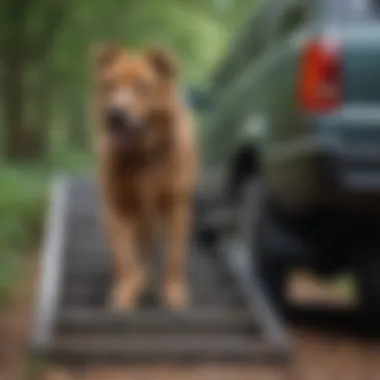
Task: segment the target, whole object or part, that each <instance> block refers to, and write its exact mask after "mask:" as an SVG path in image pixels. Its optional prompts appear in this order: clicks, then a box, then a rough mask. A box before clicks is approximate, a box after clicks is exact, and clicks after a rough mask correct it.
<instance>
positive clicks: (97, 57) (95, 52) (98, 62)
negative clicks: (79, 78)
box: [91, 43, 124, 70]
mask: <svg viewBox="0 0 380 380" xmlns="http://www.w3.org/2000/svg"><path fill="white" fill-rule="evenodd" d="M123 51H124V50H123V47H122V46H120V45H118V44H115V43H101V44H98V45H96V46H94V47H93V49H92V54H91V55H92V61H93V62H94V65H95V68H96V69H98V70H101V69H104V68H106V67H108V66H109V65H111V64H112V63H114V62H115V61H116V59H117V58H119V57H120V56H121V55H122V54H123Z"/></svg>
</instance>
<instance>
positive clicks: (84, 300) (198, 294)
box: [63, 284, 244, 306]
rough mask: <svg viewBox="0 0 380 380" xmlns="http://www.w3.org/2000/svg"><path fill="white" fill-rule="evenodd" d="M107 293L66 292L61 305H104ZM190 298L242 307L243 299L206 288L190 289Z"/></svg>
mask: <svg viewBox="0 0 380 380" xmlns="http://www.w3.org/2000/svg"><path fill="white" fill-rule="evenodd" d="M108 295H109V291H107V290H106V289H105V288H100V289H96V285H95V284H94V287H93V288H83V289H80V288H79V289H78V290H73V291H71V290H67V291H65V292H64V294H63V304H64V305H71V306H81V305H95V306H96V305H100V306H101V305H104V304H105V303H106V301H107V299H108ZM144 298H147V299H158V298H159V296H158V295H155V294H153V293H151V292H149V293H147V295H146V296H145V297H144ZM191 298H192V299H193V300H194V302H195V303H197V304H204V305H207V303H209V304H223V303H224V304H231V305H236V306H239V305H243V304H244V298H243V297H242V296H241V295H239V294H236V292H235V291H233V289H226V290H224V291H220V290H218V289H212V288H206V289H192V290H191Z"/></svg>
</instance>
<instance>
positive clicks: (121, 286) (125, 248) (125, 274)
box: [106, 212, 146, 309]
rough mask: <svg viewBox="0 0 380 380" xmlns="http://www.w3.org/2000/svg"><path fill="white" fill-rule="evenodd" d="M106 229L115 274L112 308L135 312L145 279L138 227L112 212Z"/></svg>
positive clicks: (107, 217) (131, 221)
mask: <svg viewBox="0 0 380 380" xmlns="http://www.w3.org/2000/svg"><path fill="white" fill-rule="evenodd" d="M106 227H107V233H108V240H109V244H110V251H111V252H110V253H111V260H112V264H113V271H114V285H113V289H112V295H111V306H112V307H113V308H114V309H133V308H134V307H135V306H136V304H137V301H138V299H139V296H140V294H141V291H142V289H143V287H144V284H145V277H146V273H145V270H144V267H143V265H142V263H141V261H140V258H139V253H138V248H139V247H138V243H137V231H136V227H135V223H133V220H130V219H127V218H122V217H121V216H120V215H117V214H114V213H112V212H109V213H108V214H107V215H106Z"/></svg>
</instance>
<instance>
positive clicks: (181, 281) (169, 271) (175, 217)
mask: <svg viewBox="0 0 380 380" xmlns="http://www.w3.org/2000/svg"><path fill="white" fill-rule="evenodd" d="M190 216H191V215H190V205H189V203H188V202H187V200H178V201H177V202H174V203H173V204H171V205H170V207H169V209H168V210H167V222H168V224H167V227H168V231H167V232H168V234H167V252H166V266H165V273H164V301H165V303H166V306H167V307H169V308H172V309H182V308H184V307H186V306H187V304H188V302H189V294H188V285H187V275H186V267H187V256H188V255H187V252H188V245H189V228H190Z"/></svg>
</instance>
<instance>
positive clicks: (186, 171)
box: [94, 44, 197, 309]
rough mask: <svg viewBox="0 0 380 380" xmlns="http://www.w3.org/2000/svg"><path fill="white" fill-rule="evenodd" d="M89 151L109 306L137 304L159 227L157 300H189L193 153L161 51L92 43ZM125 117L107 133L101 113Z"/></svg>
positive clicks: (173, 304) (179, 303)
mask: <svg viewBox="0 0 380 380" xmlns="http://www.w3.org/2000/svg"><path fill="white" fill-rule="evenodd" d="M94 68H95V74H94V81H95V89H94V106H95V107H94V108H95V109H94V113H95V116H96V117H95V122H96V131H95V133H94V137H95V140H94V142H95V151H96V156H97V160H98V174H99V184H100V189H101V194H102V205H103V211H104V221H105V226H106V231H107V234H108V240H109V244H110V251H111V254H112V262H113V264H114V276H115V277H114V287H113V292H112V299H111V303H112V305H113V307H115V308H117V309H120V308H127V309H131V308H134V307H135V306H136V305H137V302H138V300H139V297H140V296H141V293H142V291H143V290H144V288H145V285H146V283H147V280H148V271H149V267H150V264H151V259H152V248H153V247H152V239H153V235H154V233H155V230H156V228H157V225H163V226H165V229H164V231H165V236H164V238H165V240H164V241H165V243H166V244H165V247H166V249H165V271H164V276H163V288H162V299H163V301H164V303H165V304H166V306H167V307H169V308H174V309H178V308H183V307H185V306H186V305H187V303H188V285H187V279H186V264H187V249H188V239H189V229H190V223H191V208H192V198H193V190H194V185H195V180H196V172H197V154H196V145H195V138H194V132H195V130H194V126H193V121H192V118H191V116H190V114H189V112H188V110H187V108H186V106H185V104H184V103H183V101H182V99H181V96H180V95H179V92H178V89H177V87H178V71H179V69H178V64H177V62H176V60H175V59H174V58H173V57H172V56H171V55H170V54H169V53H168V52H166V51H165V50H163V49H162V48H157V47H156V48H150V49H147V50H146V51H144V52H139V53H132V52H128V51H126V50H124V49H123V48H122V47H119V46H111V45H109V44H105V45H102V46H100V47H99V46H98V47H97V48H96V50H95V57H94ZM116 104H117V105H118V107H119V108H121V109H122V110H124V111H125V112H126V114H128V129H129V132H128V136H124V135H123V136H120V135H119V134H118V133H116V135H115V134H114V133H113V132H112V131H110V128H109V123H108V119H107V112H108V111H107V110H108V109H109V108H110V107H111V108H112V106H114V105H116Z"/></svg>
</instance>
